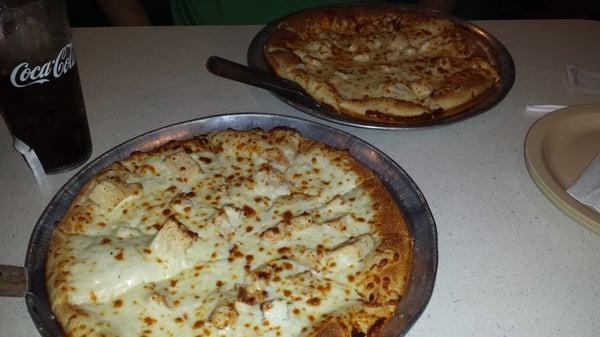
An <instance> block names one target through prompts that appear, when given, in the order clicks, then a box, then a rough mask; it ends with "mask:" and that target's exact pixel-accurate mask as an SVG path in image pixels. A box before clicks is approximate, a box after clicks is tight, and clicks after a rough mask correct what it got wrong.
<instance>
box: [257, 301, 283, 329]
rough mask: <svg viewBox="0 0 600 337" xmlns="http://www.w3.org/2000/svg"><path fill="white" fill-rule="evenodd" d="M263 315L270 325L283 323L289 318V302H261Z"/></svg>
mask: <svg viewBox="0 0 600 337" xmlns="http://www.w3.org/2000/svg"><path fill="white" fill-rule="evenodd" d="M260 310H262V313H263V317H264V319H265V320H267V321H269V323H270V325H281V324H282V323H283V322H284V321H286V320H287V319H288V314H287V302H286V301H284V300H271V301H267V302H263V303H261V304H260Z"/></svg>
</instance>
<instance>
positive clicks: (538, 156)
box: [525, 105, 600, 234]
mask: <svg viewBox="0 0 600 337" xmlns="http://www.w3.org/2000/svg"><path fill="white" fill-rule="evenodd" d="M599 152H600V105H575V106H570V107H567V108H564V109H561V110H557V111H554V112H552V113H550V114H548V115H546V116H544V117H542V118H540V119H539V120H538V121H536V122H535V123H534V124H533V126H531V128H530V129H529V132H527V137H526V139H525V163H526V164H527V169H528V170H529V174H530V175H531V178H532V179H533V181H534V182H535V183H536V184H537V186H538V187H539V188H540V190H541V191H542V193H543V194H544V195H545V196H546V197H547V198H548V199H549V200H550V201H551V202H552V203H553V204H554V205H555V206H556V207H558V208H559V209H560V210H561V211H563V212H564V213H565V214H566V215H568V216H569V217H570V218H572V219H573V220H575V221H576V222H578V223H580V224H582V225H583V226H585V227H587V228H588V229H590V230H591V231H593V232H594V233H596V234H600V213H598V212H597V211H596V210H594V209H593V208H592V207H589V206H586V205H584V204H582V203H580V202H579V201H577V200H575V199H573V197H571V196H570V195H569V194H567V192H566V189H567V188H569V186H571V185H572V184H573V182H575V180H576V179H577V177H578V176H579V174H581V172H582V171H583V170H584V169H585V167H586V166H587V165H588V164H589V163H590V162H591V161H592V160H593V159H594V158H595V157H596V155H597V154H598V153H599Z"/></svg>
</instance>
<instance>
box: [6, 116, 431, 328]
mask: <svg viewBox="0 0 600 337" xmlns="http://www.w3.org/2000/svg"><path fill="white" fill-rule="evenodd" d="M280 126H283V127H288V128H293V129H296V130H298V131H299V132H300V133H301V134H302V135H303V136H304V137H306V138H309V139H313V140H316V141H319V142H321V143H324V144H327V145H329V146H332V147H335V148H338V149H346V150H347V151H349V153H350V154H351V155H352V156H353V157H354V158H356V159H357V160H359V161H360V162H361V163H363V164H364V165H366V166H367V167H369V168H370V169H371V170H372V171H373V172H375V174H377V175H378V176H379V177H380V179H381V181H382V182H383V184H384V185H385V187H386V188H387V189H388V191H389V192H390V194H391V195H392V196H393V198H394V199H395V201H396V202H397V203H398V205H399V206H400V208H401V210H402V212H403V214H404V216H405V218H406V223H407V225H408V229H409V232H410V234H411V236H412V238H413V245H414V247H413V260H412V265H411V274H410V281H409V285H408V289H407V293H406V294H405V296H404V297H403V299H402V301H401V302H400V303H399V305H398V308H397V312H396V313H395V315H394V316H393V318H392V320H391V321H390V324H388V326H387V327H386V329H384V331H383V332H382V334H381V335H380V336H381V337H396V336H402V335H404V334H405V333H406V332H407V331H408V329H409V328H410V327H411V326H412V324H413V323H414V322H415V321H416V320H417V318H418V317H419V315H420V314H421V313H422V311H423V310H424V309H425V306H426V305H427V303H428V301H429V298H430V297H431V294H432V291H433V285H434V281H435V274H436V270H437V261H438V258H437V232H436V227H435V222H434V219H433V216H432V215H431V211H430V210H429V206H428V205H427V202H426V201H425V198H424V197H423V194H422V193H421V191H420V190H419V188H418V187H417V186H416V185H415V183H414V182H413V181H412V179H411V178H410V177H409V176H408V174H406V172H404V170H402V168H401V167H400V166H399V165H398V164H397V163H395V162H394V161H393V160H392V159H391V158H390V157H388V156H387V155H385V154H384V153H383V152H381V151H380V150H378V149H377V148H375V147H374V146H372V145H370V144H368V143H366V142H364V141H363V140H360V139H358V138H356V137H354V136H352V135H350V134H348V133H345V132H343V131H340V130H337V129H334V128H331V127H328V126H325V125H322V124H318V123H315V122H311V121H307V120H303V119H299V118H293V117H287V116H280V115H268V114H257V113H243V114H230V115H219V116H213V117H208V118H202V119H195V120H190V121H187V122H182V123H179V124H174V125H170V126H167V127H164V128H161V129H157V130H154V131H151V132H148V133H146V134H143V135H141V136H138V137H136V138H133V139H131V140H129V141H127V142H125V143H123V144H121V145H118V146H116V147H114V148H113V149H111V150H109V151H108V152H106V153H104V154H102V155H101V156H99V157H98V158H96V159H94V160H93V161H92V162H90V163H89V164H88V165H86V166H85V167H84V168H82V169H81V170H80V171H79V172H78V173H77V174H75V176H74V177H73V178H71V179H70V180H69V181H68V182H67V183H66V184H65V185H64V186H63V187H62V188H61V189H60V190H59V191H58V192H57V193H56V195H55V196H54V198H53V199H52V200H51V201H50V203H49V205H48V206H47V208H46V209H45V210H44V212H43V213H42V215H41V216H40V218H39V220H38V222H37V224H36V226H35V228H34V230H33V233H32V235H31V238H30V241H29V247H28V249H27V258H26V261H25V267H24V268H23V267H11V266H0V295H3V296H25V299H26V303H27V307H28V309H29V314H30V316H31V318H32V320H33V322H34V323H35V325H36V327H37V329H38V330H39V332H40V334H41V335H42V336H44V337H51V336H52V337H56V336H64V334H63V332H62V329H61V328H60V326H59V324H58V322H57V321H56V320H55V318H54V316H53V315H52V312H51V310H50V306H49V303H48V295H47V292H46V285H45V265H46V255H47V250H48V245H49V242H50V237H51V235H52V232H53V230H54V226H55V224H56V223H57V222H58V221H59V220H60V219H61V218H62V216H63V215H64V214H65V212H66V210H67V208H68V207H69V205H70V203H71V201H72V200H73V198H74V197H75V195H76V194H77V193H78V191H79V190H80V189H81V188H82V187H83V185H84V184H85V183H86V182H87V181H88V180H89V179H90V178H92V177H93V176H94V175H95V174H97V173H98V172H100V171H101V170H102V169H104V168H105V167H107V166H108V165H110V164H111V163H113V162H115V161H118V160H122V159H125V158H127V157H128V156H129V154H130V153H132V152H134V151H148V150H151V149H154V148H156V147H157V146H160V145H162V144H165V143H167V142H169V141H172V140H183V139H188V138H192V137H194V136H197V135H201V134H205V133H208V132H213V131H219V130H225V129H229V128H232V129H237V130H248V129H254V128H260V129H263V130H265V131H268V130H271V129H273V128H275V127H280Z"/></svg>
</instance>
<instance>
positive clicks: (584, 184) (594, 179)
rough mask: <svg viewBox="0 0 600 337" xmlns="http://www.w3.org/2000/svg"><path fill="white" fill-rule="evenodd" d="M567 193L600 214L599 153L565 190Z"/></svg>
mask: <svg viewBox="0 0 600 337" xmlns="http://www.w3.org/2000/svg"><path fill="white" fill-rule="evenodd" d="M599 146H600V144H599ZM567 193H568V194H569V195H570V196H572V197H573V198H575V199H577V201H579V202H581V203H583V204H586V205H588V206H591V207H593V208H595V209H596V211H598V212H600V152H599V153H598V154H597V155H596V158H595V159H594V160H592V162H591V163H590V164H589V165H588V166H587V167H586V168H585V170H583V172H582V173H581V174H580V175H579V177H578V178H577V180H575V183H573V185H571V187H569V188H568V189H567Z"/></svg>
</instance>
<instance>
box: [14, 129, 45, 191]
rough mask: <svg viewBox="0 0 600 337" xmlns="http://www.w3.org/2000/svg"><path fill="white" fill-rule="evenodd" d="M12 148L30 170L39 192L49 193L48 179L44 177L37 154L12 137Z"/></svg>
mask: <svg viewBox="0 0 600 337" xmlns="http://www.w3.org/2000/svg"><path fill="white" fill-rule="evenodd" d="M13 146H14V148H15V150H17V151H18V152H19V153H21V154H22V155H23V157H24V158H25V161H26V162H27V165H28V166H29V168H30V169H31V173H33V176H34V178H35V181H36V182H37V184H38V186H39V187H40V190H41V191H42V192H43V193H47V192H49V191H50V185H49V184H48V178H47V177H46V172H44V168H43V167H42V163H41V162H40V160H39V158H38V156H37V154H36V153H35V151H33V149H32V148H31V147H30V146H29V145H27V144H25V143H24V142H22V141H21V140H20V139H19V138H17V137H14V143H13Z"/></svg>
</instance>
